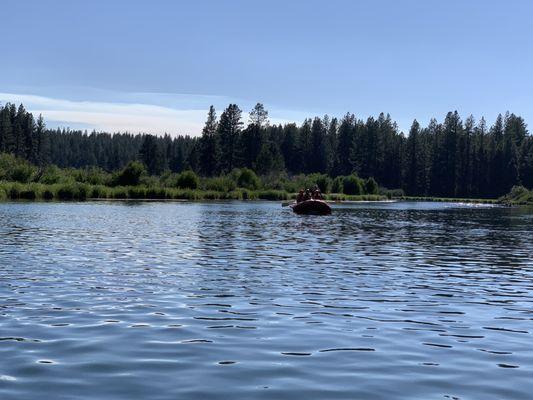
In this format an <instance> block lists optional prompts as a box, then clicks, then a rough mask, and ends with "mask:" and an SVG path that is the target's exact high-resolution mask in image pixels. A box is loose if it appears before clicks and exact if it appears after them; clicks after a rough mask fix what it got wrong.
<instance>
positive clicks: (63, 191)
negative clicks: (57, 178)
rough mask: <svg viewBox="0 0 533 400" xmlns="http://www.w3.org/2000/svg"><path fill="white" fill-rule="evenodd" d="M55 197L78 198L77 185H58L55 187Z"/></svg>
mask: <svg viewBox="0 0 533 400" xmlns="http://www.w3.org/2000/svg"><path fill="white" fill-rule="evenodd" d="M57 198H58V199H59V200H74V199H77V198H78V187H77V186H76V185H75V184H72V183H70V184H64V185H60V186H59V188H58V189H57Z"/></svg>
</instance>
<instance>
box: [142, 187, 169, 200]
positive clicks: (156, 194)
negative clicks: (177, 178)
mask: <svg viewBox="0 0 533 400" xmlns="http://www.w3.org/2000/svg"><path fill="white" fill-rule="evenodd" d="M166 197H167V195H166V191H165V188H161V187H150V188H147V189H146V198H147V199H165V198H166Z"/></svg>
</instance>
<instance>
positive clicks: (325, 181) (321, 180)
mask: <svg viewBox="0 0 533 400" xmlns="http://www.w3.org/2000/svg"><path fill="white" fill-rule="evenodd" d="M308 179H309V180H310V181H311V182H312V185H311V186H310V187H313V186H315V185H317V186H318V188H319V189H320V191H321V192H322V193H329V191H330V189H331V178H330V177H329V176H327V175H326V174H311V175H309V176H308ZM308 187H309V186H308Z"/></svg>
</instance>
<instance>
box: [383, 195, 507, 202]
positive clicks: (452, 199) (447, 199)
mask: <svg viewBox="0 0 533 400" xmlns="http://www.w3.org/2000/svg"><path fill="white" fill-rule="evenodd" d="M394 199H395V200H404V201H432V202H442V203H475V204H499V203H500V201H499V200H498V199H468V198H457V197H420V196H399V197H394Z"/></svg>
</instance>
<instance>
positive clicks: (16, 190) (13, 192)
mask: <svg viewBox="0 0 533 400" xmlns="http://www.w3.org/2000/svg"><path fill="white" fill-rule="evenodd" d="M21 191H22V185H21V184H20V183H13V184H11V185H10V186H9V188H8V190H7V196H8V197H9V198H10V199H12V200H17V199H19V198H20V192H21Z"/></svg>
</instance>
